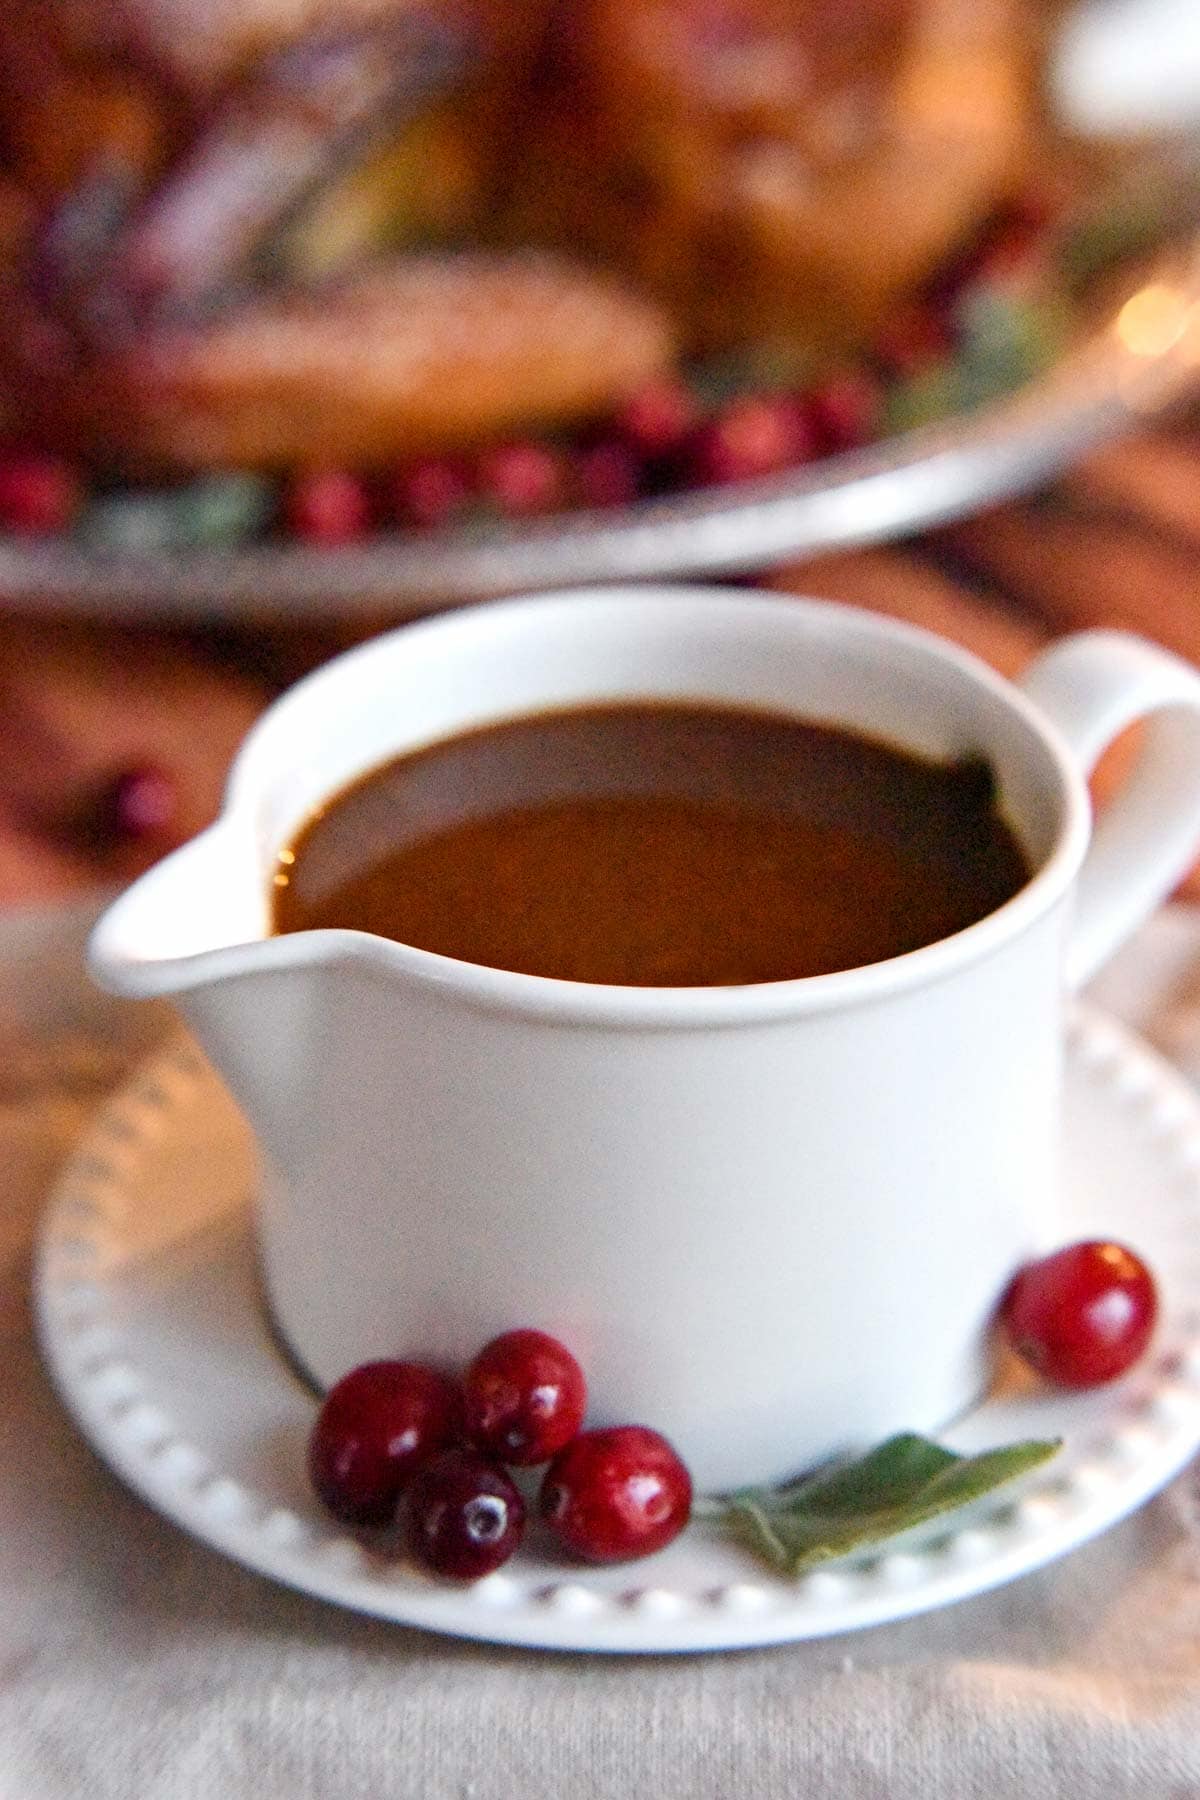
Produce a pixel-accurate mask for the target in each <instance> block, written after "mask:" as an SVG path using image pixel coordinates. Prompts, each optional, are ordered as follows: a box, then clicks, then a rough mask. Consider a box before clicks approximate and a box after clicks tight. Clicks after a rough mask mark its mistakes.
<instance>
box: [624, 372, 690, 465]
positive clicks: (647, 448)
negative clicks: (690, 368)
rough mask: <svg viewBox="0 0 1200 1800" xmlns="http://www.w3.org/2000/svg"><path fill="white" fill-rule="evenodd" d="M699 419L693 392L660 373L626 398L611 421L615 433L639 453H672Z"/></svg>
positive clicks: (688, 435) (662, 454)
mask: <svg viewBox="0 0 1200 1800" xmlns="http://www.w3.org/2000/svg"><path fill="white" fill-rule="evenodd" d="M699 423H700V408H699V405H698V404H697V401H696V396H695V395H694V394H693V392H692V390H691V389H690V388H689V387H688V385H687V383H686V382H683V381H678V380H672V379H671V378H670V377H669V376H663V377H661V379H659V380H658V381H651V382H647V383H646V385H645V386H644V387H641V388H639V389H638V390H637V392H636V393H633V394H631V395H630V396H629V398H628V399H627V400H626V402H625V404H624V405H623V406H622V407H621V408H620V409H619V411H618V412H617V415H616V419H615V421H614V425H615V429H616V434H617V436H618V437H619V438H621V439H623V440H624V442H625V443H627V444H628V445H629V446H630V448H631V449H632V450H633V451H635V453H636V454H637V455H638V456H640V457H645V458H651V459H656V458H659V457H664V456H673V455H674V454H675V452H676V451H677V450H680V449H681V448H682V447H683V445H684V443H685V442H686V441H687V439H688V438H689V437H690V436H691V434H692V433H693V431H695V429H696V427H697V426H698V425H699Z"/></svg>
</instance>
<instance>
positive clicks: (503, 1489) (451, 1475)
mask: <svg viewBox="0 0 1200 1800" xmlns="http://www.w3.org/2000/svg"><path fill="white" fill-rule="evenodd" d="M524 1529H525V1502H524V1501H523V1500H522V1498H521V1496H520V1494H519V1493H518V1492H517V1490H516V1488H515V1487H514V1486H513V1484H512V1482H511V1481H510V1480H509V1478H508V1476H507V1475H506V1474H505V1473H504V1470H503V1469H499V1468H497V1467H496V1465H495V1464H494V1463H490V1462H489V1461H488V1460H487V1458H486V1457H485V1456H481V1455H480V1454H479V1452H478V1451H477V1450H470V1449H456V1450H446V1451H443V1453H442V1454H441V1455H440V1456H437V1457H435V1458H434V1460H433V1461H432V1462H429V1463H426V1464H425V1467H424V1468H423V1469H421V1470H420V1471H419V1473H418V1474H417V1476H416V1477H415V1479H414V1481H413V1484H412V1488H411V1490H410V1492H409V1497H408V1542H409V1548H410V1549H411V1551H412V1553H413V1555H414V1556H415V1557H416V1559H417V1561H418V1562H419V1563H422V1564H423V1565H424V1566H425V1567H426V1568H427V1569H433V1570H434V1571H435V1573H436V1574H438V1575H453V1576H455V1577H456V1578H457V1579H458V1580H460V1581H477V1580H478V1579H479V1577H480V1576H481V1575H490V1574H491V1572H492V1570H493V1569H498V1568H499V1567H500V1564H501V1563H503V1562H507V1561H508V1559H509V1557H510V1556H511V1555H512V1553H513V1551H514V1550H515V1549H516V1548H517V1545H518V1544H519V1543H520V1541H521V1536H522V1533H523V1532H524Z"/></svg>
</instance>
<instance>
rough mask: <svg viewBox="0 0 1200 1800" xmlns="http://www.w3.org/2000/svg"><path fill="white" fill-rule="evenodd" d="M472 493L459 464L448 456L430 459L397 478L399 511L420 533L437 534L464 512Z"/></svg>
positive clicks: (396, 492)
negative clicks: (430, 532)
mask: <svg viewBox="0 0 1200 1800" xmlns="http://www.w3.org/2000/svg"><path fill="white" fill-rule="evenodd" d="M470 492H471V490H470V485H469V483H468V481H467V477H466V472H465V470H464V469H463V468H462V467H461V466H460V464H458V463H456V462H451V461H450V460H449V459H448V458H445V457H429V458H427V459H426V460H425V461H424V462H419V463H414V464H413V466H412V467H411V468H410V469H405V470H403V471H402V473H401V474H400V475H399V477H398V478H397V481H396V488H395V500H396V512H397V514H398V516H399V517H400V518H401V519H403V520H405V521H406V522H407V523H408V524H410V525H416V526H417V527H418V529H419V530H421V531H437V530H439V529H440V528H441V527H442V526H445V525H449V524H450V523H451V522H452V520H453V519H454V518H455V517H456V516H457V515H458V514H459V513H460V512H461V511H462V510H463V507H464V506H465V505H466V503H467V500H468V499H469V498H470Z"/></svg>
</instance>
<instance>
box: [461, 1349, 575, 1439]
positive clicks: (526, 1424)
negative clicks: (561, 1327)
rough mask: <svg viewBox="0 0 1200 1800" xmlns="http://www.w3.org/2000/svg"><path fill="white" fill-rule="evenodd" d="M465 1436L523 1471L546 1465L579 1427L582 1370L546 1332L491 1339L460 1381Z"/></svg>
mask: <svg viewBox="0 0 1200 1800" xmlns="http://www.w3.org/2000/svg"><path fill="white" fill-rule="evenodd" d="M463 1395H464V1399H465V1403H466V1420H467V1433H468V1435H469V1436H470V1437H471V1438H472V1439H473V1440H474V1442H475V1443H476V1444H478V1445H479V1447H480V1449H482V1450H485V1451H486V1452H487V1453H488V1454H489V1455H491V1456H495V1457H497V1458H498V1459H499V1460H500V1461H501V1462H506V1463H511V1464H513V1465H515V1466H517V1467H523V1466H526V1465H528V1464H532V1463H541V1462H548V1461H549V1459H550V1458H551V1457H552V1456H554V1455H556V1454H557V1452H558V1451H559V1450H561V1449H562V1448H563V1446H564V1445H566V1444H569V1443H570V1441H571V1439H572V1438H573V1437H574V1436H575V1435H576V1433H577V1432H578V1430H579V1428H580V1426H581V1425H582V1424H583V1416H584V1413H585V1412H586V1410H587V1385H586V1383H585V1381H584V1378H583V1370H582V1369H581V1368H580V1367H579V1364H578V1363H577V1362H576V1360H575V1358H574V1357H573V1356H572V1355H571V1352H570V1351H569V1350H568V1349H567V1348H566V1347H565V1346H564V1345H562V1344H560V1343H559V1342H558V1340H557V1338H552V1337H549V1336H547V1334H546V1333H545V1332H544V1331H532V1330H521V1331H506V1332H504V1333H503V1335H502V1336H500V1337H497V1338H493V1339H492V1341H491V1343H490V1344H486V1345H485V1346H484V1348H483V1349H482V1350H481V1351H480V1352H479V1355H478V1356H477V1357H476V1358H475V1360H474V1362H473V1363H472V1364H471V1366H470V1368H469V1369H468V1370H467V1372H466V1375H465V1376H464V1377H463Z"/></svg>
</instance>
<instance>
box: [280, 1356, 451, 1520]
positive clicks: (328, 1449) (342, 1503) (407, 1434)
mask: <svg viewBox="0 0 1200 1800" xmlns="http://www.w3.org/2000/svg"><path fill="white" fill-rule="evenodd" d="M461 1423H462V1401H461V1397H460V1395H459V1392H458V1389H457V1388H456V1387H455V1386H454V1384H453V1382H450V1381H448V1380H447V1379H446V1377H445V1376H444V1375H439V1374H438V1373H437V1372H436V1370H434V1369H427V1368H425V1367H424V1366H423V1364H421V1363H409V1362H372V1363H363V1364H362V1365H361V1366H360V1367H359V1368H357V1369H352V1370H351V1372H350V1373H349V1374H348V1375H344V1376H343V1377H342V1379H341V1380H340V1381H339V1382H337V1383H336V1385H335V1386H333V1387H332V1388H330V1390H329V1392H328V1394H327V1395H326V1397H325V1402H324V1405H323V1406H322V1407H321V1410H320V1412H319V1413H318V1414H317V1422H316V1424H315V1425H314V1426H313V1430H312V1436H311V1437H310V1438H309V1443H308V1474H309V1480H310V1481H311V1482H312V1485H313V1487H314V1488H315V1489H316V1492H317V1495H318V1497H319V1498H320V1499H321V1500H322V1501H323V1502H324V1504H325V1505H326V1506H327V1507H328V1509H329V1511H330V1512H331V1513H332V1514H333V1515H334V1517H335V1518H337V1519H340V1520H341V1521H342V1523H343V1524H346V1525H368V1526H374V1525H390V1524H391V1523H392V1521H393V1520H394V1518H395V1514H396V1505H397V1502H398V1500H399V1498H400V1494H401V1492H402V1491H403V1489H404V1488H405V1487H406V1486H407V1484H408V1482H409V1481H410V1480H411V1478H412V1476H413V1474H414V1473H415V1471H416V1470H417V1468H418V1467H419V1466H420V1465H421V1463H423V1462H424V1461H425V1460H426V1459H427V1458H428V1457H430V1456H432V1455H433V1454H434V1453H435V1452H436V1451H438V1450H441V1449H443V1448H444V1446H445V1445H446V1444H448V1443H451V1442H452V1441H453V1439H454V1438H455V1437H456V1436H457V1435H458V1432H459V1430H460V1428H461Z"/></svg>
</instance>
